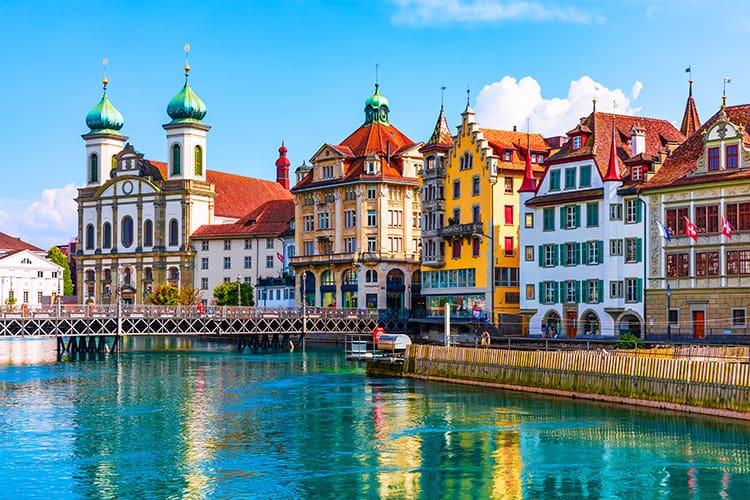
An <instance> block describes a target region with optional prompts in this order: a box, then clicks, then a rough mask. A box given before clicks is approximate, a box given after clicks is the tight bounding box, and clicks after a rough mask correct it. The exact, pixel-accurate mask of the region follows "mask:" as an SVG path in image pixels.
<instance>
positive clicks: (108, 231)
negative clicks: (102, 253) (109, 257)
mask: <svg viewBox="0 0 750 500" xmlns="http://www.w3.org/2000/svg"><path fill="white" fill-rule="evenodd" d="M102 239H103V240H104V242H103V243H102V248H110V247H112V224H110V223H109V222H105V223H104V226H103V227H102Z"/></svg>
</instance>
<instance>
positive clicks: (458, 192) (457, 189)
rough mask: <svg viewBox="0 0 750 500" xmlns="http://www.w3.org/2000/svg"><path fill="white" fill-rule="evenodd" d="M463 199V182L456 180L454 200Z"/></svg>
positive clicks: (454, 183)
mask: <svg viewBox="0 0 750 500" xmlns="http://www.w3.org/2000/svg"><path fill="white" fill-rule="evenodd" d="M460 197H461V180H460V179H455V180H454V181H453V199H457V198H460Z"/></svg>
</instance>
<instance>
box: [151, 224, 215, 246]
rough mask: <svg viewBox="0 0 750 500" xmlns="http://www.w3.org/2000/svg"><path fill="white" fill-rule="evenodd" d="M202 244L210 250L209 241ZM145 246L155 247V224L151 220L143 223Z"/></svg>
mask: <svg viewBox="0 0 750 500" xmlns="http://www.w3.org/2000/svg"><path fill="white" fill-rule="evenodd" d="M202 243H203V244H205V246H206V248H205V249H206V250H208V241H203V242H202ZM143 246H146V247H151V246H154V223H153V222H151V219H146V220H145V221H143Z"/></svg>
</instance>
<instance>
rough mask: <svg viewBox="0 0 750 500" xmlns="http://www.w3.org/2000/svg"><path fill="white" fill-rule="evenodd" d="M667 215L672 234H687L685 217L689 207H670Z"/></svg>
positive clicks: (668, 227) (667, 222)
mask: <svg viewBox="0 0 750 500" xmlns="http://www.w3.org/2000/svg"><path fill="white" fill-rule="evenodd" d="M665 215H666V217H665V219H666V224H665V225H666V226H667V229H669V234H672V235H681V234H685V219H686V218H687V216H688V208H687V207H682V208H669V209H667V210H666V214H665ZM730 223H731V222H730ZM732 227H734V226H732Z"/></svg>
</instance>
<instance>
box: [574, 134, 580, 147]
mask: <svg viewBox="0 0 750 500" xmlns="http://www.w3.org/2000/svg"><path fill="white" fill-rule="evenodd" d="M581 142H582V141H581V136H580V135H577V136H575V137H573V149H581Z"/></svg>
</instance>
